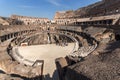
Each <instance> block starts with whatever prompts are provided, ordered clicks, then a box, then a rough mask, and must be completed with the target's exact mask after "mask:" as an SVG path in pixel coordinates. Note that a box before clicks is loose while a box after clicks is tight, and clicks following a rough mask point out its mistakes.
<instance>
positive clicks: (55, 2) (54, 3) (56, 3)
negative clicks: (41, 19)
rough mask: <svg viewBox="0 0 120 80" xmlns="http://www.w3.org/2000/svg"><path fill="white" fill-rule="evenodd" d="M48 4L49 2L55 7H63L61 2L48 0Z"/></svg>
mask: <svg viewBox="0 0 120 80" xmlns="http://www.w3.org/2000/svg"><path fill="white" fill-rule="evenodd" d="M47 2H49V3H51V4H53V5H55V6H61V4H60V3H59V0H47Z"/></svg>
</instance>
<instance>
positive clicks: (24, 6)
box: [18, 5, 35, 9]
mask: <svg viewBox="0 0 120 80" xmlns="http://www.w3.org/2000/svg"><path fill="white" fill-rule="evenodd" d="M18 7H19V8H24V9H25V8H35V6H28V5H20V6H18Z"/></svg>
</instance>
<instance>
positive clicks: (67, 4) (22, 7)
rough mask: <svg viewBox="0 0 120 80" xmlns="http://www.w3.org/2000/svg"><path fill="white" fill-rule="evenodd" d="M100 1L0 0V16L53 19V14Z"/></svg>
mask: <svg viewBox="0 0 120 80" xmlns="http://www.w3.org/2000/svg"><path fill="white" fill-rule="evenodd" d="M98 1H100V0H0V16H3V17H10V16H11V15H12V14H16V15H22V16H32V17H41V18H49V19H53V17H54V15H55V12H57V11H66V10H77V9H78V8H80V7H84V6H87V5H89V4H92V3H95V2H98Z"/></svg>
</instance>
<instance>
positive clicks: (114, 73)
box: [66, 42, 120, 80]
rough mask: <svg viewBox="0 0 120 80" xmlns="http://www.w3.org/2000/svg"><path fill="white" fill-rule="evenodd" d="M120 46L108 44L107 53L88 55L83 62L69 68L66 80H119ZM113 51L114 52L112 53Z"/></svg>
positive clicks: (116, 43)
mask: <svg viewBox="0 0 120 80" xmlns="http://www.w3.org/2000/svg"><path fill="white" fill-rule="evenodd" d="M118 44H120V43H119V42H115V43H111V44H109V46H108V47H106V49H107V50H108V52H104V53H101V54H100V55H89V56H88V57H86V58H85V60H84V61H82V62H79V63H77V64H75V65H72V66H69V67H68V70H67V74H66V76H67V79H66V80H120V67H119V66H120V48H119V47H120V46H119V45H118ZM113 50H114V51H113Z"/></svg>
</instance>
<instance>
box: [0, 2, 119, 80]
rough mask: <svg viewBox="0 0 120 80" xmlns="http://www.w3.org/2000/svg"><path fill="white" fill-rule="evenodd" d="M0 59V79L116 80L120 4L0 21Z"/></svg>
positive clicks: (100, 3)
mask: <svg viewBox="0 0 120 80" xmlns="http://www.w3.org/2000/svg"><path fill="white" fill-rule="evenodd" d="M0 56H1V58H0V80H120V0H102V1H99V2H96V3H94V4H91V5H88V6H85V7H82V8H79V9H77V10H68V11H57V12H56V13H55V16H54V19H53V20H52V21H51V20H49V19H48V18H38V17H27V16H20V15H12V16H11V17H9V18H6V17H0Z"/></svg>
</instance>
